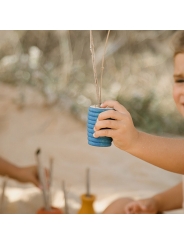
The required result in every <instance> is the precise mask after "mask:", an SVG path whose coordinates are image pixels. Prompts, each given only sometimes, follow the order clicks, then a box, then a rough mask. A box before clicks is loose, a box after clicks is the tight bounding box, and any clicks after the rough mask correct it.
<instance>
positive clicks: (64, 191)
mask: <svg viewBox="0 0 184 245" xmlns="http://www.w3.org/2000/svg"><path fill="white" fill-rule="evenodd" d="M62 189H63V195H64V210H65V214H69V212H68V202H67V194H66V189H65V182H64V181H62Z"/></svg>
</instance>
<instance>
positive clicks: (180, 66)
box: [173, 53, 184, 116]
mask: <svg viewBox="0 0 184 245" xmlns="http://www.w3.org/2000/svg"><path fill="white" fill-rule="evenodd" d="M173 98H174V101H175V103H176V106H177V108H178V110H179V112H180V113H181V114H182V116H184V53H180V54H177V55H176V56H175V58H174V85H173Z"/></svg>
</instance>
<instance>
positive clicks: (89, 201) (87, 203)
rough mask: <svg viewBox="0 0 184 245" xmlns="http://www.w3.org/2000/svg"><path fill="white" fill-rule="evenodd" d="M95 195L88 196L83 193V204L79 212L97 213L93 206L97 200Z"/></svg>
mask: <svg viewBox="0 0 184 245" xmlns="http://www.w3.org/2000/svg"><path fill="white" fill-rule="evenodd" d="M95 198H96V197H95V195H90V196H87V195H86V194H85V195H82V196H81V201H82V205H81V208H80V209H79V211H78V214H95V210H94V208H93V203H94V201H95Z"/></svg>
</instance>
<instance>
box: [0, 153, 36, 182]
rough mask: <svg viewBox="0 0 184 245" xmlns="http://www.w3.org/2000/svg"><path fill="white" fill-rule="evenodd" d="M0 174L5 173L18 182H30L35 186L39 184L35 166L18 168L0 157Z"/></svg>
mask: <svg viewBox="0 0 184 245" xmlns="http://www.w3.org/2000/svg"><path fill="white" fill-rule="evenodd" d="M0 175H7V176H9V177H10V178H13V179H15V180H18V181H20V182H31V183H33V184H34V185H36V186H37V187H39V186H40V183H39V180H38V173H37V167H36V166H29V167H22V168H20V167H17V166H15V165H14V164H12V163H10V162H8V161H6V160H5V159H3V158H1V157H0Z"/></svg>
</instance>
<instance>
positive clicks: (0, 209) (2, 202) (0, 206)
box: [0, 176, 8, 214]
mask: <svg viewBox="0 0 184 245" xmlns="http://www.w3.org/2000/svg"><path fill="white" fill-rule="evenodd" d="M7 181H8V176H5V177H4V180H3V186H2V193H1V205H0V213H1V214H2V213H3V211H4V197H5V189H6V185H7Z"/></svg>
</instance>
